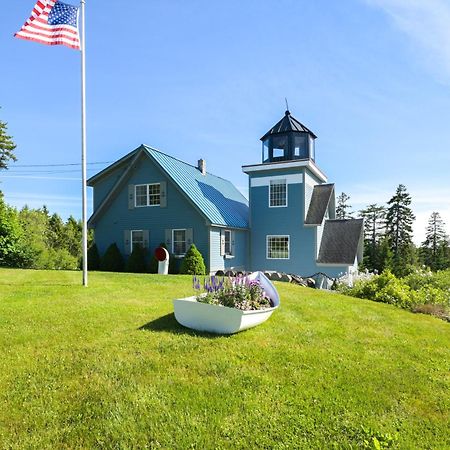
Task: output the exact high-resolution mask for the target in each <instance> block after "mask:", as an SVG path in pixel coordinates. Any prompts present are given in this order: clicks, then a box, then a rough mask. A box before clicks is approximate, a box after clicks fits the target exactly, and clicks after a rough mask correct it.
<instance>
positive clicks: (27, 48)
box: [0, 0, 450, 242]
mask: <svg viewBox="0 0 450 450" xmlns="http://www.w3.org/2000/svg"><path fill="white" fill-rule="evenodd" d="M72 3H75V2H72ZM107 5H108V6H107V7H105V4H104V2H103V3H101V4H99V2H94V1H92V0H86V8H87V18H86V20H87V41H86V43H87V83H88V84H87V91H88V97H87V102H88V105H87V109H88V162H89V163H96V162H106V161H114V160H116V159H118V158H119V157H121V156H123V155H124V154H126V153H128V152H129V151H131V150H133V149H134V148H136V147H137V146H138V145H139V144H141V143H146V144H148V145H151V146H153V147H156V148H158V149H160V150H162V151H164V152H166V153H168V154H171V155H173V156H176V157H178V158H180V159H183V160H185V161H187V162H191V163H193V164H195V163H196V161H197V159H199V158H200V157H203V158H205V159H206V161H207V167H208V171H210V172H212V173H215V174H217V175H221V176H224V177H226V178H228V179H230V180H231V181H232V182H234V183H235V184H236V186H238V187H239V188H240V189H241V190H242V191H243V192H244V194H246V186H247V180H246V175H245V174H243V173H242V172H241V165H244V164H251V163H258V162H260V157H261V143H260V141H259V138H260V137H261V136H262V135H263V134H264V133H265V132H266V131H267V130H268V129H269V128H270V127H271V126H272V125H273V124H274V123H275V122H276V121H278V120H279V119H280V118H281V117H282V116H283V113H284V110H285V106H284V97H287V98H288V100H289V106H290V110H291V112H292V114H293V115H294V116H295V117H296V118H297V119H299V120H300V121H301V122H303V123H304V124H305V125H307V126H308V127H309V128H310V129H312V130H313V131H314V132H315V133H316V134H317V136H318V139H317V142H316V161H317V163H318V165H319V167H320V168H321V169H322V170H323V171H324V172H325V173H326V174H327V175H328V178H329V181H331V182H334V183H336V190H337V192H338V193H339V192H342V191H344V192H346V193H347V194H349V195H350V196H351V201H350V203H351V204H352V205H353V207H354V208H355V209H359V208H362V207H364V206H366V205H367V204H369V203H374V202H377V203H383V202H385V201H387V200H388V199H389V198H390V197H391V196H392V194H393V192H394V190H395V188H396V186H397V185H398V184H399V183H403V184H405V185H406V186H407V188H408V190H409V192H410V193H411V195H412V197H413V208H414V211H415V213H416V215H417V221H416V224H415V240H416V242H420V241H421V240H422V239H423V234H424V227H425V224H426V221H427V219H428V216H429V215H430V213H431V212H432V211H434V210H437V211H439V212H440V213H441V215H442V216H443V218H444V220H445V221H446V223H447V230H448V231H450V182H449V175H448V172H449V168H450V151H449V150H450V126H449V124H450V108H449V105H450V27H449V26H448V23H450V2H449V1H448V0H342V1H339V2H334V1H330V0H316V1H314V2H311V1H308V0H264V1H261V0H258V1H256V0H244V1H242V0H241V1H235V0H227V1H222V2H219V1H215V0H209V1H206V0H192V1H190V2H186V1H182V0H145V1H143V0H136V1H134V2H127V3H124V2H123V1H120V2H119V1H116V0H110V1H109V2H107ZM33 6H34V0H17V1H15V2H13V3H10V4H9V6H8V8H7V9H4V10H3V12H2V16H1V18H0V25H1V26H0V46H1V49H2V62H3V64H2V70H1V79H2V83H1V86H0V89H1V91H0V93H1V95H0V106H1V107H2V109H1V110H0V119H2V120H4V121H7V122H8V124H9V131H10V134H12V135H13V136H14V139H15V141H16V143H17V150H16V154H17V157H18V161H17V163H16V164H14V165H12V166H11V168H10V170H9V171H2V172H1V173H0V181H1V184H0V189H1V190H2V191H3V192H4V194H5V197H6V200H7V201H8V202H9V203H10V204H13V205H15V206H17V207H22V206H23V205H24V204H28V205H30V206H32V207H39V206H41V205H42V204H46V205H47V206H48V208H49V209H50V211H51V212H58V213H59V214H61V215H62V216H63V217H67V216H68V215H70V214H72V215H74V216H75V217H80V216H81V195H80V190H81V187H80V186H81V181H80V174H79V168H78V167H77V166H66V167H44V168H27V167H19V166H23V165H33V164H71V163H73V164H76V163H78V162H79V161H80V86H79V84H80V57H79V53H78V52H77V51H74V50H71V49H68V48H65V47H47V46H44V45H40V44H36V43H32V42H25V41H21V40H18V39H13V38H12V35H13V33H14V32H15V31H17V30H18V29H19V28H20V27H21V25H22V24H23V22H24V21H25V19H27V18H28V16H29V13H30V11H31V9H32V8H33ZM88 167H89V170H88V174H89V175H93V174H94V173H95V172H96V171H98V170H100V169H101V168H103V167H104V164H103V165H102V164H90V165H89V166H88Z"/></svg>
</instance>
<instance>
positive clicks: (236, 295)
mask: <svg viewBox="0 0 450 450" xmlns="http://www.w3.org/2000/svg"><path fill="white" fill-rule="evenodd" d="M193 287H194V289H195V291H196V299H197V301H198V302H200V303H207V304H210V305H221V306H226V307H229V308H236V309H240V310H242V311H252V310H259V309H267V308H271V307H273V306H274V304H273V302H272V301H271V299H270V298H269V296H268V295H267V293H266V292H265V290H264V288H263V287H262V286H261V282H260V281H259V279H250V278H249V277H248V276H243V277H217V276H211V277H205V278H204V279H203V282H201V280H200V278H198V277H197V276H194V278H193Z"/></svg>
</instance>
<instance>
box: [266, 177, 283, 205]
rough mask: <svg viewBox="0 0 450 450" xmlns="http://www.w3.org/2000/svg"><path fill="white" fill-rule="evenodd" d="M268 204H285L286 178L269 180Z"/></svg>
mask: <svg viewBox="0 0 450 450" xmlns="http://www.w3.org/2000/svg"><path fill="white" fill-rule="evenodd" d="M269 206H270V207H279V206H287V184H286V180H285V179H283V180H270V186H269Z"/></svg>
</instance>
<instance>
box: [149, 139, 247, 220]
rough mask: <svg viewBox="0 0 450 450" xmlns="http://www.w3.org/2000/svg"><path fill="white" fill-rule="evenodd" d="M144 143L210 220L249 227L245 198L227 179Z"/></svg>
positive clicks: (150, 153)
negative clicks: (205, 171) (202, 171)
mask: <svg viewBox="0 0 450 450" xmlns="http://www.w3.org/2000/svg"><path fill="white" fill-rule="evenodd" d="M143 147H144V149H145V150H146V152H147V153H148V154H149V155H150V156H151V157H152V158H153V159H154V160H155V161H156V162H157V163H158V164H159V165H160V167H161V168H162V169H163V171H164V172H166V173H167V175H168V176H169V177H170V178H171V179H172V180H173V181H174V183H176V185H177V186H178V187H179V188H180V189H181V190H182V191H183V193H184V194H186V196H187V197H188V198H189V199H190V200H191V201H192V202H193V203H194V204H195V205H196V206H197V207H198V208H199V209H200V210H201V212H202V213H203V214H204V215H205V216H206V218H207V219H208V220H209V221H210V222H211V223H212V224H214V225H222V226H225V227H232V228H248V216H249V212H248V201H247V199H246V198H245V197H244V196H243V195H242V194H241V193H240V192H239V190H238V189H237V188H236V187H235V186H234V185H233V184H232V183H231V182H230V181H228V180H225V179H224V178H221V177H218V176H216V175H212V174H210V173H206V175H202V173H201V172H200V170H199V169H198V168H197V167H196V166H193V165H191V164H188V163H186V162H183V161H180V160H179V159H176V158H174V157H172V156H169V155H166V154H165V153H162V152H160V151H159V150H156V149H154V148H151V147H148V146H145V145H144V146H143Z"/></svg>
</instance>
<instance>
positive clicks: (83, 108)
mask: <svg viewBox="0 0 450 450" xmlns="http://www.w3.org/2000/svg"><path fill="white" fill-rule="evenodd" d="M84 14H85V0H81V175H82V176H81V178H82V196H83V205H82V222H83V286H87V285H88V270H87V268H88V267H87V266H88V261H87V235H88V230H87V198H86V190H87V186H86V181H87V180H86V59H85V57H86V55H85V53H86V39H85V38H86V33H85V20H84Z"/></svg>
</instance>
